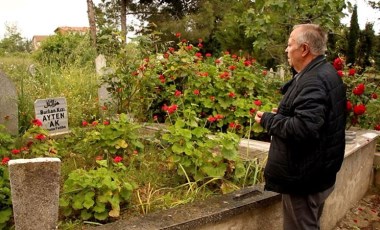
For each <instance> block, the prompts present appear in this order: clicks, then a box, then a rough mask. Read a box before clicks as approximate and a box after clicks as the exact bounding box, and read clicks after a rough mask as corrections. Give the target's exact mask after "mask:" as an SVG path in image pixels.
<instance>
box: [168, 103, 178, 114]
mask: <svg viewBox="0 0 380 230" xmlns="http://www.w3.org/2000/svg"><path fill="white" fill-rule="evenodd" d="M177 108H178V106H177V105H175V104H173V105H171V106H169V108H168V113H169V114H172V113H174V112H175V111H177Z"/></svg>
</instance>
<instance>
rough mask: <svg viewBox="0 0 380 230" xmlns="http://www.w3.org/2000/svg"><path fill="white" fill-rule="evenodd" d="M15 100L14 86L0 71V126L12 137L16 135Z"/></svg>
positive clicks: (16, 113) (16, 110) (16, 111)
mask: <svg viewBox="0 0 380 230" xmlns="http://www.w3.org/2000/svg"><path fill="white" fill-rule="evenodd" d="M17 99H18V97H17V90H16V87H15V85H14V84H13V82H12V81H11V80H10V79H9V78H8V77H7V76H6V75H5V74H4V73H3V72H1V71H0V124H2V125H4V126H5V130H6V131H7V132H9V133H10V134H12V135H17V134H18V104H17Z"/></svg>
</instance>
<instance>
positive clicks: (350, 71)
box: [348, 69, 356, 76]
mask: <svg viewBox="0 0 380 230" xmlns="http://www.w3.org/2000/svg"><path fill="white" fill-rule="evenodd" d="M355 73H356V71H355V69H350V70H348V76H354V75H355Z"/></svg>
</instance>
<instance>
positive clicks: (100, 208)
mask: <svg viewBox="0 0 380 230" xmlns="http://www.w3.org/2000/svg"><path fill="white" fill-rule="evenodd" d="M92 210H93V211H94V212H96V213H102V212H105V211H106V204H105V203H101V202H96V205H95V206H94V208H93V209H92Z"/></svg>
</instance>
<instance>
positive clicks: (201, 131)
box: [191, 127, 209, 138]
mask: <svg viewBox="0 0 380 230" xmlns="http://www.w3.org/2000/svg"><path fill="white" fill-rule="evenodd" d="M191 132H192V134H194V135H195V136H196V137H197V138H199V137H202V136H203V135H205V134H208V133H209V130H208V129H206V128H201V127H197V128H195V129H193V130H192V131H191Z"/></svg>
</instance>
